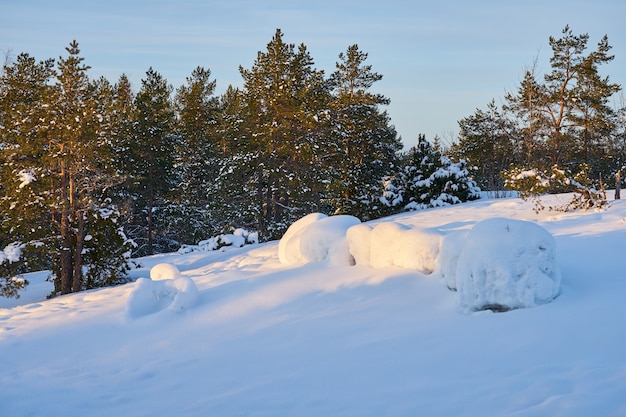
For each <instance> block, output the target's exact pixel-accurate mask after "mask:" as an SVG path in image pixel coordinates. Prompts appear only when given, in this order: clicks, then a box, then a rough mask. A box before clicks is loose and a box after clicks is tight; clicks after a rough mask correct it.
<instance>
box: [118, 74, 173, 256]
mask: <svg viewBox="0 0 626 417" xmlns="http://www.w3.org/2000/svg"><path fill="white" fill-rule="evenodd" d="M171 94H172V87H171V86H170V85H169V84H168V83H167V80H166V79H165V78H163V76H162V75H161V74H160V73H158V72H157V71H155V70H154V69H152V68H150V69H149V70H148V71H147V72H146V77H145V78H144V79H142V80H141V88H140V90H139V92H138V93H137V95H136V97H135V109H136V110H135V111H136V113H135V118H136V119H135V121H134V123H133V130H132V136H131V141H130V144H129V149H128V150H127V154H126V167H127V170H128V172H127V173H126V176H127V180H126V184H125V187H126V188H127V192H128V193H129V196H130V202H131V204H132V206H131V207H130V213H129V215H128V218H127V222H128V223H129V224H128V227H127V231H128V232H129V237H130V238H131V239H133V240H134V241H135V242H136V243H137V244H138V248H137V250H136V253H137V254H141V255H151V254H154V253H156V252H162V251H167V250H173V249H175V248H176V247H177V244H178V242H172V241H171V240H170V239H168V238H167V236H166V235H167V226H168V221H167V219H165V218H163V216H165V215H167V210H165V209H166V208H167V205H168V204H169V200H168V198H169V197H170V192H171V191H172V189H173V187H174V185H175V184H176V179H175V178H174V177H173V166H174V162H175V154H174V150H175V148H176V144H177V141H178V137H177V136H176V135H175V111H174V104H173V101H172V98H171ZM133 232H135V233H133Z"/></svg>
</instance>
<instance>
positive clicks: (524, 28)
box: [0, 0, 626, 148]
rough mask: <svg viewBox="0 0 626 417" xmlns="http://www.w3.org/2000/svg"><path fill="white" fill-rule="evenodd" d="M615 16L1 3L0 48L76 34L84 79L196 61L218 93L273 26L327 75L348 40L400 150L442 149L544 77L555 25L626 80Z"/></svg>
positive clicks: (235, 81)
mask: <svg viewBox="0 0 626 417" xmlns="http://www.w3.org/2000/svg"><path fill="white" fill-rule="evenodd" d="M624 16H626V2H624V1H623V0H594V1H590V0H586V1H583V0H573V1H572V0H552V1H547V2H546V1H545V0H525V1H516V0H513V1H502V0H473V1H471V2H469V1H465V0H439V1H434V0H432V1H426V0H386V1H370V0H333V1H327V0H317V1H299V0H291V1H280V0H268V1H257V0H204V1H203V0H177V1H164V0H151V1H144V0H110V1H107V2H94V1H84V0H83V1H75V0H57V1H54V2H50V1H47V0H0V50H1V51H2V52H4V53H7V52H9V53H10V56H17V54H19V53H22V52H26V53H28V54H29V55H31V56H33V57H35V58H37V59H39V60H43V59H47V58H58V57H59V56H65V55H66V52H65V48H66V47H67V46H68V45H69V43H70V42H71V41H72V40H76V41H78V43H79V47H80V49H81V54H82V56H83V57H84V58H85V63H86V64H87V65H90V66H91V69H90V72H89V75H90V77H91V78H97V77H99V76H104V77H106V78H107V79H109V81H111V82H116V81H117V80H118V79H119V76H120V75H122V74H126V75H127V76H128V77H129V79H130V80H131V83H132V85H133V88H134V90H135V91H137V90H138V89H139V87H140V86H141V79H142V78H144V77H145V74H146V71H147V70H148V69H149V68H150V67H152V68H153V69H154V70H156V71H157V72H159V73H160V74H161V75H163V76H164V77H165V78H166V79H167V80H168V82H169V83H170V84H172V86H173V87H174V88H177V87H179V86H181V85H183V84H185V80H186V78H187V77H189V76H190V75H191V73H192V71H193V70H194V68H196V67H198V66H201V67H204V68H208V69H210V70H211V73H212V76H213V78H214V79H215V80H216V82H217V90H216V93H217V94H221V93H223V92H224V91H225V90H226V88H227V87H228V86H229V85H233V86H236V87H238V86H241V85H242V78H241V75H240V73H239V67H240V66H242V67H244V68H251V67H252V65H253V64H254V60H255V58H256V56H257V53H258V51H264V50H265V49H266V46H267V43H268V42H269V41H270V40H271V38H272V36H273V35H274V33H275V31H276V29H278V28H280V29H281V30H282V32H283V34H284V40H285V41H286V42H288V43H293V44H296V45H298V44H301V43H303V44H305V45H306V47H307V49H308V50H309V52H310V54H311V56H312V57H313V59H314V61H315V67H316V68H317V69H320V70H324V71H325V73H326V74H327V75H329V74H330V73H332V72H333V71H334V69H335V63H336V62H337V60H338V55H339V53H341V52H344V51H346V50H347V48H348V47H349V46H350V45H353V44H358V46H359V48H360V49H361V50H362V51H364V52H367V53H368V59H367V61H366V63H367V64H370V65H372V69H373V71H375V72H378V73H380V74H381V75H383V79H382V80H381V81H379V82H378V83H376V84H375V85H374V86H373V87H372V90H373V91H374V92H376V93H381V94H384V95H385V96H387V97H388V98H390V99H391V104H390V105H389V106H388V108H387V111H388V113H389V115H390V117H391V123H392V124H394V125H395V127H396V130H397V131H398V133H399V134H400V136H401V137H402V139H403V142H404V144H405V147H406V148H408V147H410V146H413V145H414V144H415V143H416V142H417V137H418V135H419V134H424V135H426V138H427V139H433V138H434V137H435V136H438V137H439V138H440V139H442V140H443V142H444V144H449V143H450V142H451V141H453V140H454V139H455V138H456V137H457V136H458V133H459V126H458V121H459V120H461V119H462V118H464V117H467V116H471V115H472V114H473V113H474V112H475V111H476V109H485V108H486V107H487V104H488V103H489V102H490V101H491V100H492V99H494V100H495V101H496V103H498V104H499V103H501V102H502V98H503V97H504V95H505V94H506V93H507V92H511V91H516V89H517V87H518V85H519V81H520V80H521V79H522V76H523V74H524V72H525V70H527V69H530V68H531V67H532V66H533V62H534V61H536V62H537V65H536V70H537V71H536V72H537V73H538V74H540V75H543V74H545V73H548V72H549V70H550V64H549V59H550V57H551V55H552V53H551V52H552V51H551V49H550V45H549V42H548V40H549V37H550V36H554V37H557V38H558V37H560V36H561V32H562V30H563V28H564V27H565V25H569V26H570V28H571V29H572V31H573V33H574V34H583V33H588V34H589V36H590V39H589V44H588V50H587V52H591V51H592V50H593V49H594V48H595V46H596V44H597V43H598V41H600V39H601V38H602V36H604V35H605V34H606V35H607V36H608V39H609V44H610V45H611V46H613V49H612V50H611V53H613V54H614V55H615V59H614V60H613V61H612V62H610V63H609V64H607V65H605V66H604V68H602V69H601V71H602V72H603V74H604V75H608V76H609V77H610V80H611V81H612V82H616V83H619V84H622V85H626V25H624ZM616 104H617V101H616Z"/></svg>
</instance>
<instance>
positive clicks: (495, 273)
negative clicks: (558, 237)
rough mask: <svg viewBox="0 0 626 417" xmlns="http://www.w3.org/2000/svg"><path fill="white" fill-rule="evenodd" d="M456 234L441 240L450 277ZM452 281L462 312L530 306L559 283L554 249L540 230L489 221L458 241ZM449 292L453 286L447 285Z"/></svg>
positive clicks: (540, 301) (552, 295)
mask: <svg viewBox="0 0 626 417" xmlns="http://www.w3.org/2000/svg"><path fill="white" fill-rule="evenodd" d="M460 238H461V235H457V236H456V237H454V238H452V239H450V241H449V242H448V241H446V244H450V245H451V246H453V247H454V248H453V249H452V250H450V249H449V248H447V249H446V250H445V251H444V252H446V253H447V255H446V256H447V257H448V259H447V262H448V265H447V270H446V274H451V271H452V270H453V267H454V258H455V257H454V254H455V252H456V249H458V248H459V247H460V246H461V245H459V243H460ZM454 271H455V272H454V274H453V276H451V275H448V282H451V281H454V280H455V283H456V288H457V291H458V302H459V305H460V307H461V309H463V310H464V311H478V310H487V309H490V310H496V311H506V310H510V309H515V308H523V307H533V306H536V305H539V304H544V303H548V302H550V301H552V300H553V299H554V298H555V297H556V296H558V294H559V291H560V284H561V274H560V270H559V268H558V266H557V264H556V244H555V240H554V238H553V237H552V235H551V234H550V233H548V232H547V231H546V230H545V229H544V228H543V227H541V226H539V225H537V224H535V223H533V222H529V221H522V220H512V219H504V218H493V219H489V220H485V221H483V222H480V223H478V224H476V225H475V226H474V227H473V228H472V229H471V230H470V231H469V233H467V236H466V237H465V239H463V243H462V247H461V250H460V252H459V255H458V259H456V268H455V269H454ZM448 285H449V286H450V287H454V284H453V285H450V284H448Z"/></svg>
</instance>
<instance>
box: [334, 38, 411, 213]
mask: <svg viewBox="0 0 626 417" xmlns="http://www.w3.org/2000/svg"><path fill="white" fill-rule="evenodd" d="M367 57H368V54H367V53H365V52H362V51H360V50H359V47H358V45H352V46H350V47H349V48H348V50H347V51H346V53H345V54H344V53H341V54H339V62H337V64H336V70H335V72H334V73H333V74H332V75H331V77H330V84H331V87H332V91H333V96H334V101H333V105H332V115H331V120H332V133H331V134H332V137H333V138H334V140H335V146H336V148H337V150H338V151H337V153H336V158H335V160H334V163H333V164H332V166H333V171H331V174H332V175H333V176H334V179H333V181H332V183H331V184H330V187H329V188H330V190H329V192H330V200H331V203H332V205H333V206H334V207H335V213H337V214H340V213H345V214H352V215H355V216H357V217H360V218H361V219H362V220H368V219H371V218H374V217H377V216H379V215H380V214H381V213H380V210H381V209H382V206H381V205H380V197H381V196H382V194H383V179H384V178H385V177H386V176H388V175H390V174H392V173H394V172H395V171H396V170H397V152H399V151H400V150H401V149H402V144H401V142H400V139H399V138H398V136H397V133H396V131H395V128H394V127H393V126H392V125H391V124H390V119H389V116H388V115H387V113H386V112H385V111H382V110H381V109H380V107H381V106H385V105H388V104H389V99H388V98H386V97H384V96H383V95H381V94H374V93H372V92H371V91H370V88H371V87H372V86H373V85H374V83H376V82H377V81H379V80H381V79H382V75H380V74H378V73H376V72H373V71H372V66H371V65H366V64H365V60H366V59H367Z"/></svg>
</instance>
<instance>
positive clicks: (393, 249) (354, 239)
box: [347, 222, 442, 274]
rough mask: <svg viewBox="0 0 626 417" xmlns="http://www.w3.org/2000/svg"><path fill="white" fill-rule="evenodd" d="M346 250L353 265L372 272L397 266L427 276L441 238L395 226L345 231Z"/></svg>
mask: <svg viewBox="0 0 626 417" xmlns="http://www.w3.org/2000/svg"><path fill="white" fill-rule="evenodd" d="M347 238H348V246H349V247H350V253H351V254H352V256H353V257H354V259H355V262H356V263H357V265H366V266H371V267H373V268H383V267H386V266H391V265H395V266H399V267H402V268H409V269H416V270H418V271H420V272H422V273H425V274H430V273H431V272H433V271H434V269H435V267H436V262H437V256H438V254H439V247H440V245H441V238H442V235H441V234H440V233H439V232H437V231H436V230H431V229H419V228H412V227H408V226H405V225H403V224H400V223H396V222H384V223H380V224H377V225H376V226H374V227H371V226H369V225H365V224H360V225H357V226H353V227H351V228H350V229H348V232H347Z"/></svg>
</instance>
